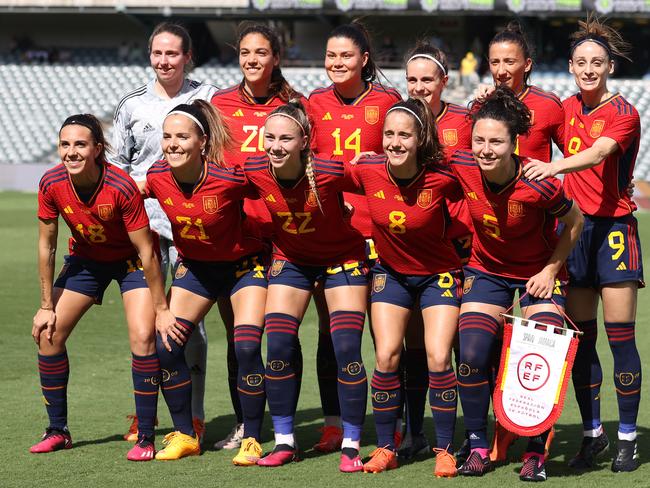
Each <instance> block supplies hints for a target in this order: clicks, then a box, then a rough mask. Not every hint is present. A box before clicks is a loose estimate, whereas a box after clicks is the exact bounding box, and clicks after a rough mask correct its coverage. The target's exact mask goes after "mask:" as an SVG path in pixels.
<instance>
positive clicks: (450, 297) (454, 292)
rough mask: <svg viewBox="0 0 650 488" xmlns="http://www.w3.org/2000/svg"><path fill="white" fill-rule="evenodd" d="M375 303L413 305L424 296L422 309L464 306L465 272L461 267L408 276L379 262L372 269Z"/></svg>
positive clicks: (373, 301)
mask: <svg viewBox="0 0 650 488" xmlns="http://www.w3.org/2000/svg"><path fill="white" fill-rule="evenodd" d="M371 274H372V287H371V289H370V293H371V294H370V301H371V303H378V302H383V303H391V304H393V305H397V306H399V307H403V308H408V309H410V308H412V307H413V304H414V303H415V302H416V301H417V299H418V298H420V309H422V310H424V309H425V308H428V307H433V306H434V305H451V306H452V307H460V300H461V297H462V283H463V272H462V271H461V270H460V269H458V270H454V271H450V272H448V273H440V274H435V275H425V276H422V275H419V276H418V275H404V274H402V273H399V272H397V271H395V270H394V269H392V268H390V267H389V266H387V265H385V264H380V263H376V264H375V265H374V266H373V267H372V270H371Z"/></svg>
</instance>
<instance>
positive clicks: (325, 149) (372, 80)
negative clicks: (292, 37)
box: [308, 21, 401, 452]
mask: <svg viewBox="0 0 650 488" xmlns="http://www.w3.org/2000/svg"><path fill="white" fill-rule="evenodd" d="M325 70H326V71H327V76H328V77H329V78H330V80H331V81H332V84H331V85H330V86H328V87H327V88H319V89H317V90H314V91H313V92H312V94H311V95H310V96H309V107H308V109H309V115H310V117H311V118H312V120H313V122H314V124H315V125H314V132H313V142H312V144H313V146H314V151H315V152H316V153H318V154H324V155H328V157H332V158H334V159H337V160H342V161H346V162H347V161H351V160H353V159H354V158H355V157H357V156H359V154H360V153H362V152H368V151H373V152H376V153H380V152H381V151H382V146H381V128H382V124H383V122H384V117H385V115H386V111H387V110H388V109H389V108H390V107H391V106H392V105H393V104H394V103H395V102H397V101H399V100H401V96H400V95H399V93H397V91H395V90H393V89H391V88H385V87H384V86H382V85H381V83H379V80H378V75H379V70H378V68H377V65H376V61H375V58H374V53H373V50H372V45H371V43H370V36H369V34H368V32H367V31H366V29H365V27H364V26H363V24H361V23H360V22H356V21H355V22H352V23H351V24H345V25H341V26H339V27H337V28H335V29H334V30H333V31H332V32H331V33H330V35H329V37H328V38H327V47H326V50H325ZM345 200H346V202H348V203H349V204H350V205H351V206H352V207H353V213H352V225H353V226H354V228H355V229H357V230H359V231H360V232H361V233H362V234H363V236H364V237H366V238H367V239H369V238H370V230H371V222H370V215H369V213H368V205H367V203H366V200H365V198H364V197H363V196H361V195H354V194H349V193H346V194H345ZM368 247H369V257H370V258H371V259H375V258H376V255H375V253H374V250H373V245H372V242H369V245H368ZM315 297H316V299H315V301H316V305H317V307H318V315H319V336H318V351H317V355H316V361H317V363H316V364H317V372H318V383H319V387H320V393H321V403H322V406H323V414H324V415H325V427H324V428H322V429H321V431H322V436H321V439H320V441H319V442H318V443H317V444H316V445H315V446H314V448H315V449H316V450H318V451H321V452H333V451H335V450H337V449H338V448H339V446H340V444H341V439H342V437H341V434H342V432H341V428H340V427H341V426H340V421H341V420H340V410H339V399H338V397H337V394H336V392H337V387H336V377H337V375H336V361H335V358H334V353H333V349H332V347H333V346H332V340H331V337H330V335H329V330H330V323H329V320H328V317H329V313H328V311H327V307H326V306H325V303H324V300H323V298H322V292H320V291H318V292H317V293H316V295H315Z"/></svg>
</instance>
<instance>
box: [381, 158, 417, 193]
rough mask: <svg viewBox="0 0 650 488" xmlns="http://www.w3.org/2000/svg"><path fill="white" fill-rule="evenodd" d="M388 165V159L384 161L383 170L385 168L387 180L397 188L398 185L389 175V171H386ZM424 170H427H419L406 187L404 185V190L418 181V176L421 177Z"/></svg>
mask: <svg viewBox="0 0 650 488" xmlns="http://www.w3.org/2000/svg"><path fill="white" fill-rule="evenodd" d="M389 164H390V163H389V162H388V159H386V163H385V168H386V174H387V175H388V179H389V180H390V181H391V183H392V184H393V185H395V186H397V187H399V186H400V185H398V184H397V181H395V178H393V175H392V174H390V170H389V169H388V166H389ZM426 170H427V168H426V167H422V168H420V171H419V172H418V173H417V174H416V175H415V176H414V177H413V179H412V180H411V182H410V183H409V184H408V185H406V188H411V187H412V186H413V184H414V183H415V182H416V181H418V180H419V179H420V176H422V175H423V174H424V172H425V171H426Z"/></svg>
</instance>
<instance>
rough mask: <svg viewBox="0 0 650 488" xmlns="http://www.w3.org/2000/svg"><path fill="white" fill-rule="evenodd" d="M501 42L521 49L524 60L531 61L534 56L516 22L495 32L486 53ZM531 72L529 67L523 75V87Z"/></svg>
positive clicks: (520, 27)
mask: <svg viewBox="0 0 650 488" xmlns="http://www.w3.org/2000/svg"><path fill="white" fill-rule="evenodd" d="M501 42H510V43H512V44H516V45H517V46H519V48H520V49H521V52H522V54H523V55H524V60H526V59H531V60H532V59H533V55H534V54H535V53H534V50H533V47H532V46H531V44H530V42H529V41H528V37H527V36H526V34H525V33H524V29H523V27H522V26H521V24H520V23H519V22H518V21H516V20H512V21H510V22H509V23H508V25H507V26H506V27H505V28H504V29H503V30H501V31H499V32H497V33H496V34H495V36H494V37H493V38H492V40H491V41H490V44H489V45H488V51H489V49H490V48H491V47H492V45H493V44H498V43H501ZM532 72H533V68H532V65H531V68H530V69H529V70H528V71H526V72H525V73H524V85H528V79H529V78H530V75H531V73H532Z"/></svg>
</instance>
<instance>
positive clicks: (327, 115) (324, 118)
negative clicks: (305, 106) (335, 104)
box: [321, 112, 332, 120]
mask: <svg viewBox="0 0 650 488" xmlns="http://www.w3.org/2000/svg"><path fill="white" fill-rule="evenodd" d="M321 120H332V114H331V113H329V112H327V113H326V114H325V115H323V118H322V119H321Z"/></svg>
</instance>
